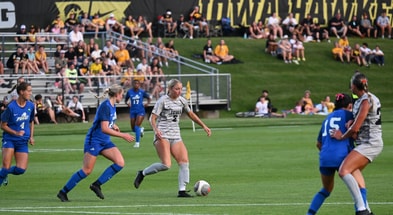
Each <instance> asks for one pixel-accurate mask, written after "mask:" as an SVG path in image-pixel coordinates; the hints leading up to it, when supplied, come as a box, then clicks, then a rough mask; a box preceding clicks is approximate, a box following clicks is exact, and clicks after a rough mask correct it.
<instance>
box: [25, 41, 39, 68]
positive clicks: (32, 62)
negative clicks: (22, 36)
mask: <svg viewBox="0 0 393 215" xmlns="http://www.w3.org/2000/svg"><path fill="white" fill-rule="evenodd" d="M25 50H27V48H25ZM26 55H27V62H26V64H27V72H28V74H30V71H33V73H34V74H40V73H41V72H40V69H39V68H38V64H37V61H36V59H35V51H34V47H33V46H30V47H29V51H28V52H27V54H26Z"/></svg>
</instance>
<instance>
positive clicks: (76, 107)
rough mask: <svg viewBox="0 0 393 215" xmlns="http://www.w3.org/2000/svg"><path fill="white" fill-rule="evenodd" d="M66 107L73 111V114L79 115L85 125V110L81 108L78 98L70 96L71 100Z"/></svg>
mask: <svg viewBox="0 0 393 215" xmlns="http://www.w3.org/2000/svg"><path fill="white" fill-rule="evenodd" d="M67 107H68V108H69V109H71V110H72V111H74V112H75V113H77V114H79V115H80V116H81V119H82V122H83V123H87V121H86V115H85V110H84V108H83V105H82V103H81V102H80V101H79V98H78V96H76V95H74V96H72V100H70V101H69V102H68V105H67Z"/></svg>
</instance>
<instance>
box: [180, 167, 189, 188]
mask: <svg viewBox="0 0 393 215" xmlns="http://www.w3.org/2000/svg"><path fill="white" fill-rule="evenodd" d="M188 166H189V165H188V163H181V164H180V165H179V190H186V186H187V184H188V183H189V182H190V169H189V167H188Z"/></svg>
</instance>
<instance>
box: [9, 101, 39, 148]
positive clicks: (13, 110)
mask: <svg viewBox="0 0 393 215" xmlns="http://www.w3.org/2000/svg"><path fill="white" fill-rule="evenodd" d="M33 120H34V104H33V103H32V102H30V101H27V102H26V105H25V106H24V107H20V106H19V105H18V103H17V102H16V100H13V101H11V102H10V103H9V104H8V106H7V108H6V109H5V111H4V112H3V114H2V115H1V121H2V122H7V125H8V127H10V128H11V129H12V130H15V131H21V130H24V131H25V134H24V135H23V136H15V135H12V134H9V133H7V132H3V140H4V141H7V140H9V141H28V140H29V139H30V123H31V122H32V121H33Z"/></svg>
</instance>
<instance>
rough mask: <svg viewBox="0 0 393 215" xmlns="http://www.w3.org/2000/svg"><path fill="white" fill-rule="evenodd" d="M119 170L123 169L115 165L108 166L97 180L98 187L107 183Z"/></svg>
mask: <svg viewBox="0 0 393 215" xmlns="http://www.w3.org/2000/svg"><path fill="white" fill-rule="evenodd" d="M121 169H123V167H122V166H119V165H117V164H115V163H114V164H112V165H110V166H109V167H108V168H106V170H105V171H104V172H103V173H102V175H101V176H100V177H99V178H98V179H97V182H98V185H102V184H105V182H107V181H109V179H111V178H112V177H113V176H114V175H116V173H118V172H119V171H120V170H121Z"/></svg>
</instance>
